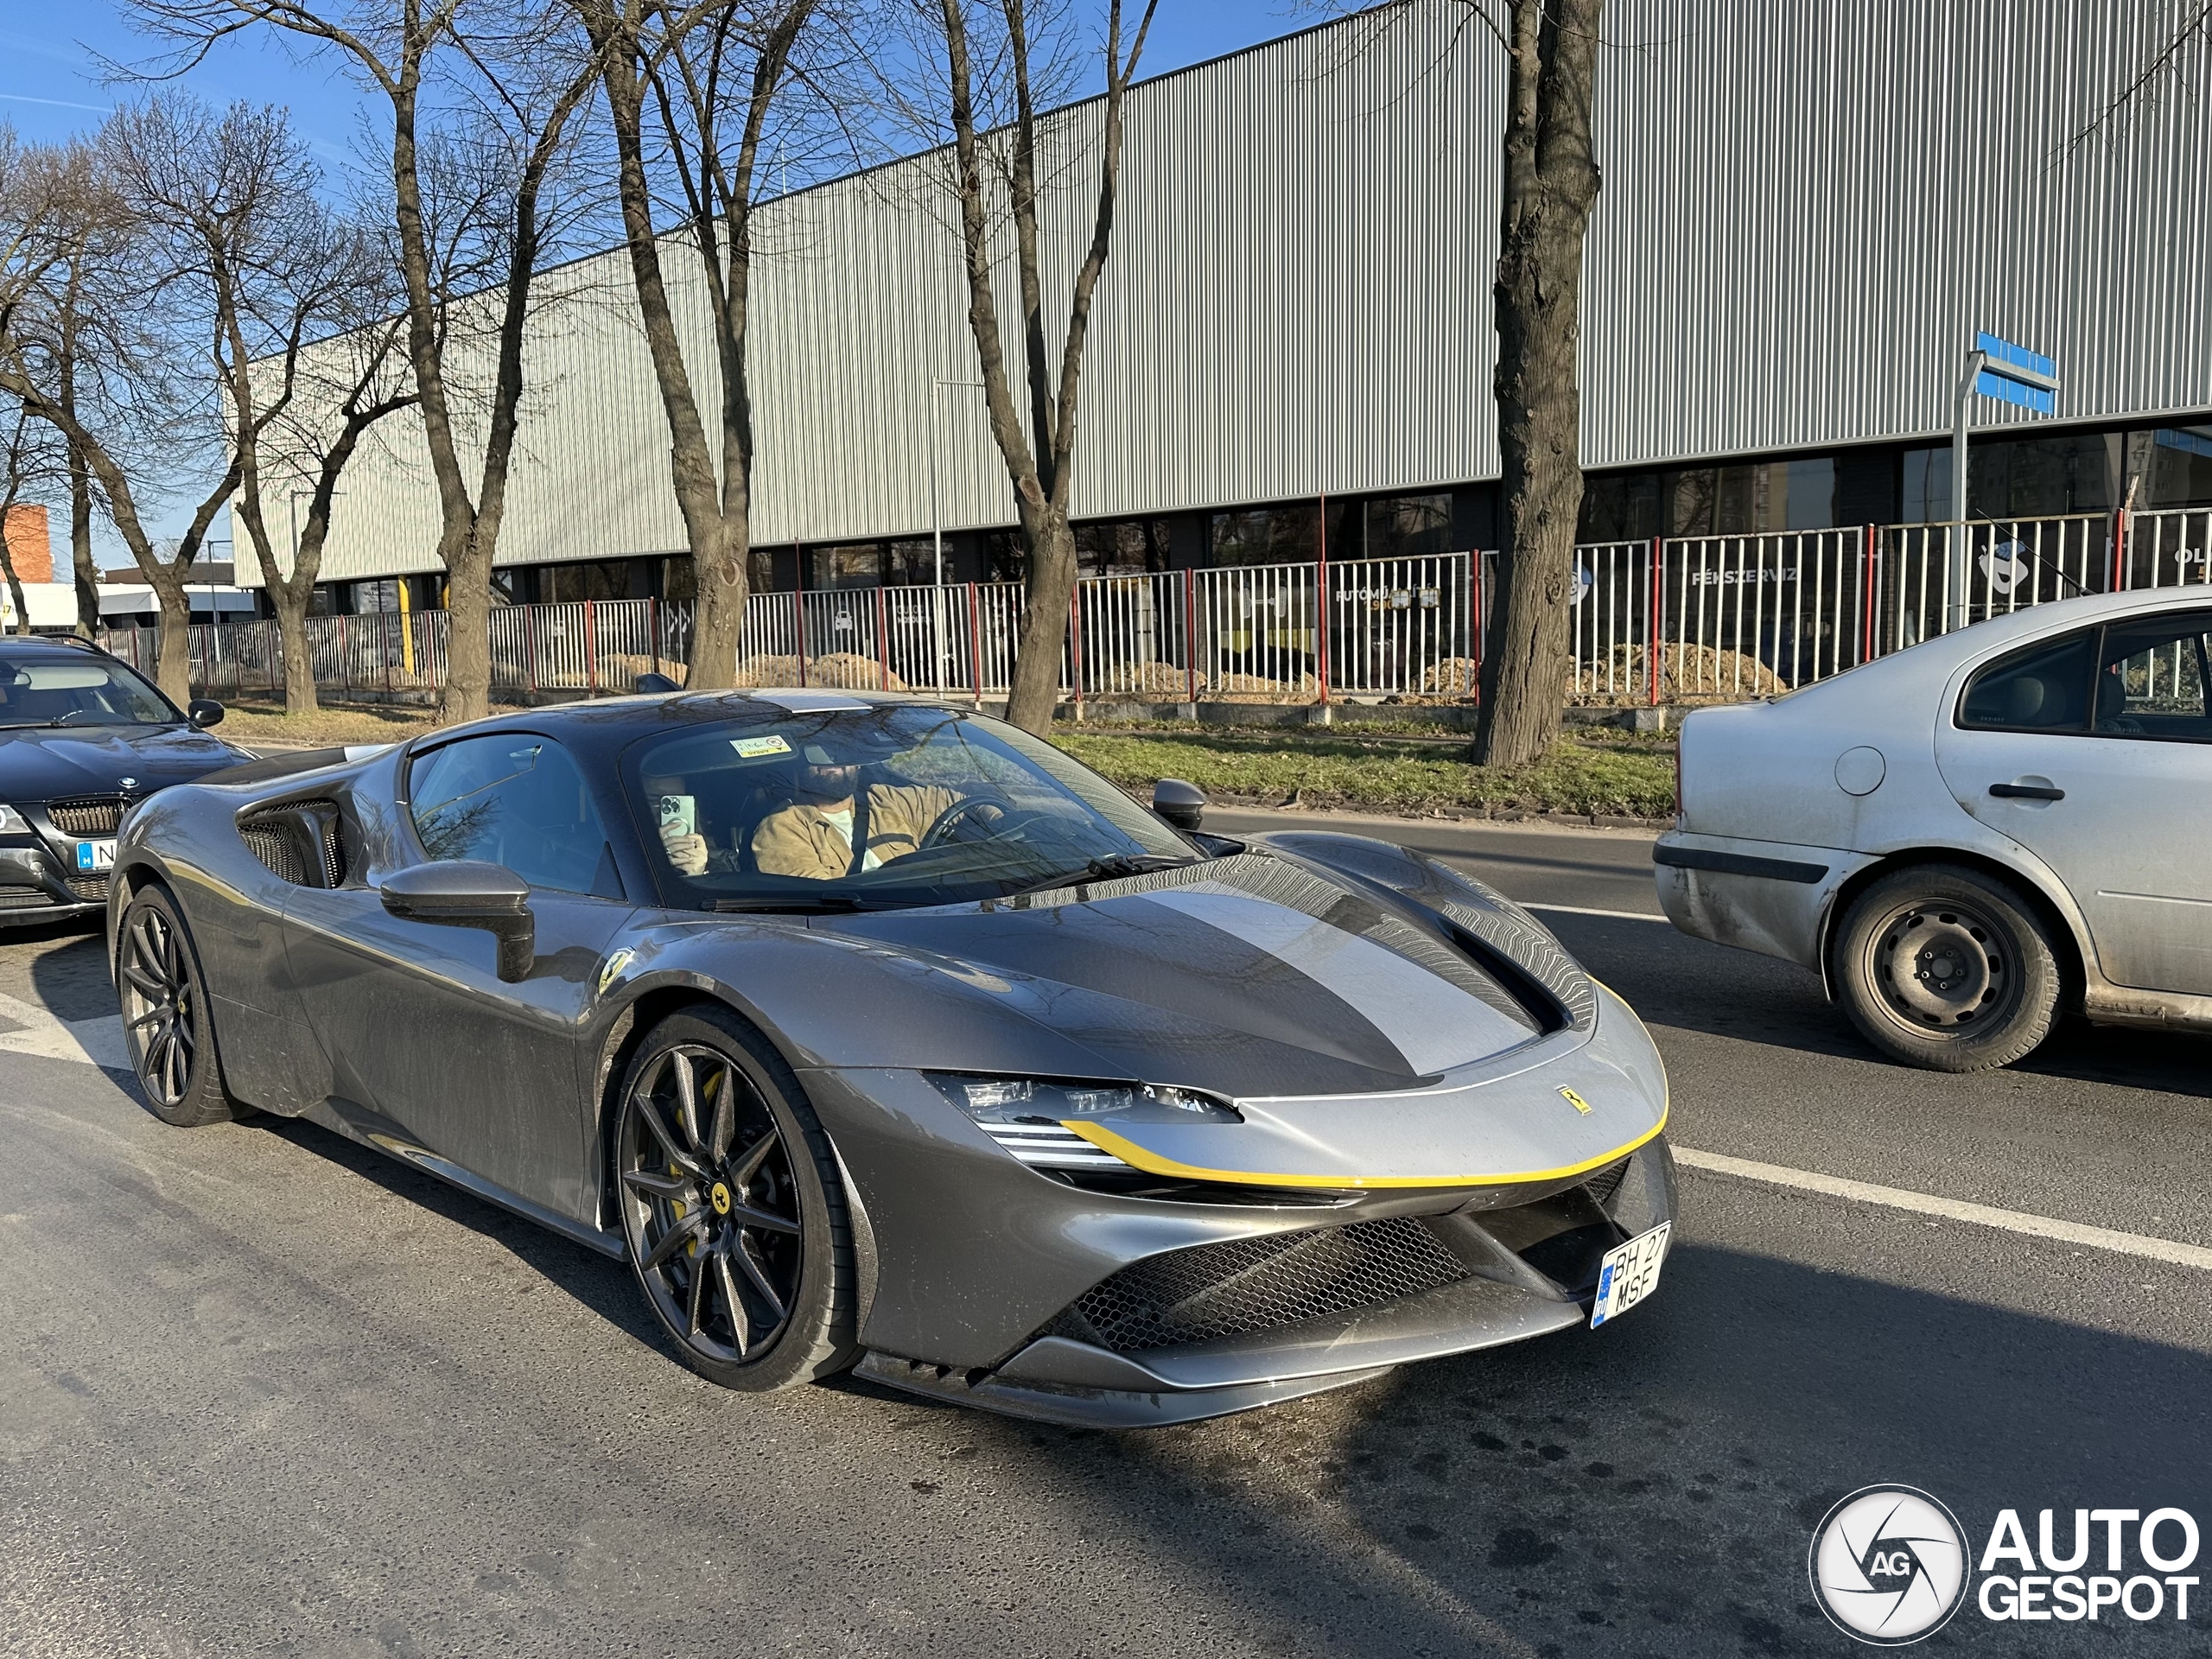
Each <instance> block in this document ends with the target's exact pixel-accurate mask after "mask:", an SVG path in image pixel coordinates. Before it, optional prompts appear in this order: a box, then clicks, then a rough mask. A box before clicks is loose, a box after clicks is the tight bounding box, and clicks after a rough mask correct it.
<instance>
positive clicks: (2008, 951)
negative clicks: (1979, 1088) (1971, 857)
mask: <svg viewBox="0 0 2212 1659" xmlns="http://www.w3.org/2000/svg"><path fill="white" fill-rule="evenodd" d="M1834 969H1835V973H1834V977H1835V980H1836V983H1837V988H1838V990H1839V991H1840V994H1841V998H1842V1001H1843V1005H1844V1008H1845V1010H1846V1012H1847V1013H1848V1014H1850V1016H1851V1020H1852V1023H1853V1025H1855V1026H1857V1027H1859V1032H1860V1033H1862V1034H1863V1035H1864V1036H1865V1037H1866V1039H1867V1040H1868V1041H1869V1042H1871V1043H1872V1044H1873V1045H1874V1046H1876V1047H1877V1048H1878V1049H1880V1050H1882V1051H1883V1052H1885V1053H1886V1054H1889V1055H1891V1056H1892V1057H1893V1058H1897V1059H1901V1060H1904V1061H1906V1062H1908V1063H1909V1064H1910V1065H1924V1066H1929V1067H1933V1068H1935V1069H1936V1070H1938V1071H1983V1070H1986V1069H1987V1068H1989V1067H1991V1066H1999V1065H2011V1064H2012V1062H2013V1061H2014V1060H2017V1059H2018V1058H2021V1057H2022V1056H2024V1055H2025V1054H2026V1053H2028V1052H2030V1051H2031V1050H2032V1049H2033V1048H2034V1047H2035V1046H2037V1044H2038V1043H2040V1042H2042V1041H2043V1039H2044V1037H2045V1036H2046V1035H2048V1034H2049V1033H2050V1024H2051V1020H2052V1019H2053V1018H2054V1016H2055V1015H2056V1012H2057V1008H2058V997H2059V973H2058V964H2057V960H2056V957H2055V956H2054V955H2053V953H2052V950H2051V946H2050V938H2049V937H2048V936H2047V935H2046V933H2045V931H2044V925H2043V923H2042V922H2041V921H2040V920H2039V919H2038V918H2037V916H2036V914H2035V912H2034V910H2033V909H2032V908H2031V906H2029V905H2027V904H2026V903H2025V902H2024V900H2023V899H2021V898H2020V896H2019V895H2018V893H2014V892H2013V891H2012V889H2011V888H2010V887H2006V886H2005V885H2004V884H2003V883H2001V882H1999V881H1998V880H1994V879H1993V878H1992V877H1990V876H1987V875H1984V874H1982V873H1981V872H1980V871H1979V870H1973V869H1968V868H1964V867H1962V866H1959V865H1949V864H1933V865H1921V866H1916V867H1915V868H1910V869H1905V870H1900V871H1898V872H1897V874H1894V875H1890V876H1885V877H1884V878H1883V879H1882V880H1879V881H1877V882H1876V883H1874V885H1873V886H1872V887H1869V888H1867V889H1866V892H1865V893H1861V894H1860V895H1859V898H1858V899H1857V900H1856V901H1855V902H1853V905H1852V906H1851V909H1850V911H1849V912H1848V913H1847V915H1846V916H1845V918H1844V919H1843V924H1842V925H1841V926H1840V928H1839V929H1838V930H1837V934H1836V948H1835V957H1834Z"/></svg>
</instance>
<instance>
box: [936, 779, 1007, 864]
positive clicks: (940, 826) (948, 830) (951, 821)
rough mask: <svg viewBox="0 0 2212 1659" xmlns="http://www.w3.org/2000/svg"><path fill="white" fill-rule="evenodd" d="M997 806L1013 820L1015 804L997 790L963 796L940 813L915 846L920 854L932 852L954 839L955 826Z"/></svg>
mask: <svg viewBox="0 0 2212 1659" xmlns="http://www.w3.org/2000/svg"><path fill="white" fill-rule="evenodd" d="M982 806H995V807H996V808H998V810H1000V811H1001V812H1002V813H1004V814H1005V815H1006V816H1007V817H1009V818H1011V817H1014V816H1015V814H1014V803H1013V802H1012V801H1010V800H1008V799H1007V798H1006V797H1005V796H1003V795H1001V793H999V791H996V790H995V789H986V790H978V791H976V793H975V794H973V795H963V796H962V797H961V798H959V799H958V800H957V801H955V802H954V803H953V804H951V805H950V806H948V807H946V808H945V809H944V811H942V812H940V813H938V815H937V817H936V819H935V821H934V822H932V823H931V825H930V827H929V828H928V829H925V830H923V831H922V838H921V840H920V841H918V842H916V843H915V844H914V850H915V851H916V852H918V853H926V852H930V851H931V850H932V849H936V848H938V847H942V846H944V844H945V843H946V842H949V841H950V840H951V839H952V831H953V829H954V828H955V826H957V825H958V824H959V823H962V822H963V821H964V820H965V819H966V818H967V817H968V816H969V814H970V813H972V812H974V811H975V810H976V808H978V807H982Z"/></svg>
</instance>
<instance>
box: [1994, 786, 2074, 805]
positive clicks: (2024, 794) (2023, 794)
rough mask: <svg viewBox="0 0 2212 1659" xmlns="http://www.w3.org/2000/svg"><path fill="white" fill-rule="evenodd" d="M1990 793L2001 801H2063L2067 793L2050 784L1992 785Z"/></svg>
mask: <svg viewBox="0 0 2212 1659" xmlns="http://www.w3.org/2000/svg"><path fill="white" fill-rule="evenodd" d="M1989 792H1990V793H1991V794H1993V795H1994V796H1995V797H1997V798H1998V799H1999V800H2000V801H2063V800H2064V799H2065V798H2066V791H2064V790H2063V789H2053V788H2052V787H2051V786H2050V785H2049V784H1992V785H1990V786H1989Z"/></svg>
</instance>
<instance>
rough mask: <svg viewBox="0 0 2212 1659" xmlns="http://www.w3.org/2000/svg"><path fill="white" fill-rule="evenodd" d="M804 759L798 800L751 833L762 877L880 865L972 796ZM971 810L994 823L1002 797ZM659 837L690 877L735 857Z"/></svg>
mask: <svg viewBox="0 0 2212 1659" xmlns="http://www.w3.org/2000/svg"><path fill="white" fill-rule="evenodd" d="M800 758H801V760H802V761H803V763H804V764H802V765H801V766H799V768H798V774H797V777H796V779H794V781H793V785H792V790H791V795H792V798H791V800H790V801H789V802H787V803H786V804H784V805H783V806H780V807H779V808H777V809H776V810H774V811H772V812H771V813H770V814H768V816H767V817H765V818H763V819H762V820H761V821H760V827H759V828H758V829H755V830H754V831H753V866H754V868H757V869H758V870H759V871H760V874H763V875H786V876H798V877H800V878H802V879H804V880H812V881H831V880H836V879H837V878H838V877H839V876H842V875H856V874H861V872H863V871H867V870H873V869H877V868H880V867H881V866H883V865H885V864H888V863H890V862H891V861H893V860H894V859H899V858H904V857H906V855H908V854H910V853H914V852H918V851H919V850H920V849H921V845H922V841H923V838H924V837H925V836H927V835H928V834H929V832H930V830H931V827H932V826H934V825H935V824H937V823H938V822H939V820H941V819H942V818H944V815H945V814H946V813H948V812H950V810H952V809H953V808H954V807H956V806H957V805H958V804H960V803H961V802H962V801H963V800H964V799H966V798H967V797H965V796H963V794H961V793H960V791H957V790H951V789H945V788H943V787H941V786H939V785H930V784H871V785H868V788H867V789H866V790H865V791H863V790H861V785H860V768H859V767H858V766H850V765H846V764H842V763H840V762H838V761H837V760H835V759H834V758H833V757H832V756H831V755H830V754H829V753H828V752H827V751H826V750H823V749H822V748H820V747H817V746H815V745H813V744H809V745H808V746H807V747H805V749H804V750H803V751H802V753H801V757H800ZM967 816H968V817H969V819H970V820H971V821H973V822H974V823H976V824H977V825H979V826H982V827H984V828H988V827H989V826H990V825H991V824H992V823H995V822H996V821H997V820H998V819H999V817H1001V808H1000V807H999V805H998V804H997V803H996V802H995V801H989V800H983V801H978V802H977V803H976V805H975V806H974V807H973V808H972V809H971V810H970V811H969V814H968V815H967ZM856 837H857V838H858V840H857V850H856V839H855V838H856ZM661 843H662V845H663V846H664V847H665V848H666V849H667V850H668V857H669V861H670V862H671V863H672V864H673V865H675V866H676V868H677V869H678V870H679V871H681V872H682V873H683V874H685V875H704V874H706V873H707V872H708V870H709V868H715V867H717V866H720V865H722V864H723V863H725V862H727V863H728V864H730V865H734V863H735V860H734V859H728V860H727V861H726V860H725V859H724V857H723V856H722V855H718V854H715V853H713V852H712V850H711V849H709V845H708V842H707V839H706V837H705V836H701V835H698V834H696V833H694V834H689V835H686V834H683V833H681V832H680V830H676V829H673V827H672V826H664V828H663V829H662V836H661Z"/></svg>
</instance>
